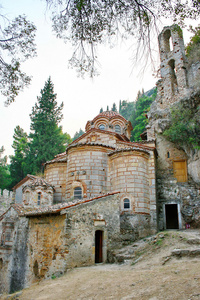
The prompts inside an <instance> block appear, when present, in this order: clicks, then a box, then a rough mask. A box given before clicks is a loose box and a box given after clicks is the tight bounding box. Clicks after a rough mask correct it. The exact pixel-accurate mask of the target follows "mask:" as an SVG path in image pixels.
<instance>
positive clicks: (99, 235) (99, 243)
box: [95, 230, 103, 264]
mask: <svg viewBox="0 0 200 300" xmlns="http://www.w3.org/2000/svg"><path fill="white" fill-rule="evenodd" d="M101 262H103V231H101V230H97V231H95V263H96V264H98V263H101Z"/></svg>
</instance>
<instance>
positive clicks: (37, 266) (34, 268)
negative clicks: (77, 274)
mask: <svg viewBox="0 0 200 300" xmlns="http://www.w3.org/2000/svg"><path fill="white" fill-rule="evenodd" d="M64 228H65V215H63V216H60V215H49V216H38V217H31V218H30V221H29V243H28V255H29V272H28V281H29V282H34V281H37V280H40V279H43V278H50V277H52V276H53V275H58V274H62V273H63V272H64V262H65V259H66V254H67V252H68V249H67V247H66V243H65V234H64Z"/></svg>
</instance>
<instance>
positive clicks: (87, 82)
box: [0, 0, 158, 155]
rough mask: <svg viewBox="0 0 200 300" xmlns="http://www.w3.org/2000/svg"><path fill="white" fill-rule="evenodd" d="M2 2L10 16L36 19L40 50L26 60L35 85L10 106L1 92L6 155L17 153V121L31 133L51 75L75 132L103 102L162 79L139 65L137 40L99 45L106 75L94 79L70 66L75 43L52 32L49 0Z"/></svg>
mask: <svg viewBox="0 0 200 300" xmlns="http://www.w3.org/2000/svg"><path fill="white" fill-rule="evenodd" d="M1 5H2V7H3V10H2V12H1V13H2V14H4V15H6V16H7V17H8V18H10V19H13V18H14V17H16V16H17V15H19V14H25V15H26V16H27V18H28V19H29V20H30V21H32V22H33V23H34V24H35V25H36V27H37V36H36V43H37V53H38V56H37V57H36V58H34V59H30V60H28V61H27V62H25V63H24V64H23V70H24V71H25V72H26V73H27V74H28V75H31V76H32V82H31V85H30V86H29V87H28V88H25V90H24V91H23V92H21V93H20V94H19V96H18V97H17V98H16V101H15V102H14V103H12V104H10V105H9V106H8V107H5V106H4V100H5V99H4V98H3V97H2V96H1V95H0V128H1V129H0V147H1V146H4V148H5V150H6V151H5V155H11V154H14V152H13V149H12V147H11V145H12V143H13V134H14V128H15V127H16V126H17V125H19V126H21V127H22V128H23V129H24V130H25V131H26V132H27V133H29V131H30V117H29V114H30V113H31V111H32V107H33V106H34V104H35V103H36V101H37V96H40V90H41V89H42V88H43V87H44V84H45V81H46V80H47V79H48V77H49V76H51V79H52V82H53V84H54V92H55V93H57V102H58V104H60V103H61V102H62V101H63V102H64V109H63V115H64V118H63V121H62V123H61V125H62V127H63V132H67V133H69V134H70V135H71V137H73V135H74V133H75V132H76V131H79V129H80V128H82V129H83V130H85V125H86V123H87V121H88V120H91V119H93V118H94V117H95V116H96V115H97V114H98V113H99V110H100V108H101V107H103V109H104V110H106V107H107V105H109V108H111V107H112V104H113V103H114V102H115V103H116V104H117V106H118V104H119V100H128V101H134V100H135V99H136V96H137V92H138V91H139V90H142V88H144V90H145V91H147V90H149V89H151V88H152V87H154V86H155V83H156V81H157V79H156V78H154V77H153V76H152V70H151V68H149V69H147V70H146V71H145V73H144V74H143V75H142V74H139V70H140V68H139V67H138V68H136V67H135V66H133V63H132V60H131V53H132V52H131V50H130V46H131V45H134V41H130V40H129V41H127V42H126V43H123V44H122V43H121V44H120V45H118V46H117V47H114V48H112V49H110V47H109V46H102V47H101V48H99V51H98V54H99V55H98V56H99V62H100V64H101V68H100V75H99V76H98V77H96V78H94V79H93V80H92V79H90V78H87V77H86V78H85V79H82V78H78V77H77V73H76V70H72V69H69V68H68V59H70V57H71V54H72V50H71V48H70V45H66V44H64V42H63V41H62V40H59V39H56V37H55V36H54V34H53V33H52V30H51V21H50V14H48V12H47V11H46V4H45V1H41V0H1ZM157 54H158V52H157V53H156V55H157Z"/></svg>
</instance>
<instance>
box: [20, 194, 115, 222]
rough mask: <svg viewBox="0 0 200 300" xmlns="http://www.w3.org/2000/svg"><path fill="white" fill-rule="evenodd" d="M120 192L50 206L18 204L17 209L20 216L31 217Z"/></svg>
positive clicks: (56, 211) (55, 211) (54, 212)
mask: <svg viewBox="0 0 200 300" xmlns="http://www.w3.org/2000/svg"><path fill="white" fill-rule="evenodd" d="M118 193H120V192H112V193H107V194H104V195H100V196H97V197H94V198H90V199H81V200H76V201H75V200H74V201H73V202H72V201H69V202H66V203H60V204H55V205H52V206H46V207H38V208H28V209H27V208H24V207H23V208H22V207H19V206H18V208H17V209H18V210H19V211H20V210H21V212H20V213H19V214H20V215H21V216H25V217H31V216H37V215H45V214H56V213H59V212H60V211H62V210H63V209H68V208H71V207H75V206H78V205H81V204H84V203H88V202H92V201H94V200H97V199H101V198H104V197H107V196H111V195H115V194H118Z"/></svg>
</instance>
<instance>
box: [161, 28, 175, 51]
mask: <svg viewBox="0 0 200 300" xmlns="http://www.w3.org/2000/svg"><path fill="white" fill-rule="evenodd" d="M163 37H164V48H165V52H170V51H172V50H173V43H172V37H171V31H170V30H169V29H168V30H166V31H165V32H164V34H163Z"/></svg>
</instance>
